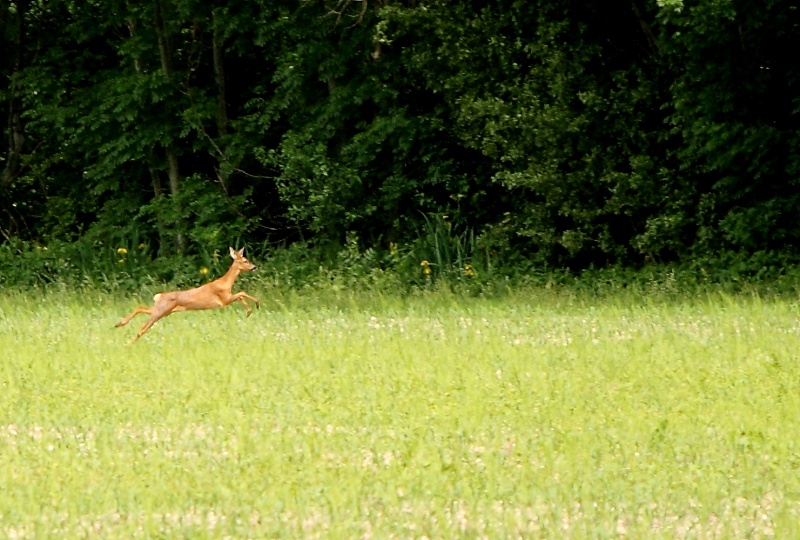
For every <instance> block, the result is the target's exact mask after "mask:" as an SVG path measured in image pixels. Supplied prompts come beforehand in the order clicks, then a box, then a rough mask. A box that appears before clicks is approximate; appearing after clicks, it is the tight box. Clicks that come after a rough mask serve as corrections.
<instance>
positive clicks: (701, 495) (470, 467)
mask: <svg viewBox="0 0 800 540" xmlns="http://www.w3.org/2000/svg"><path fill="white" fill-rule="evenodd" d="M250 292H252V293H254V294H256V295H257V296H262V300H263V302H262V308H261V309H260V310H257V311H254V313H253V315H252V316H251V317H250V318H249V319H245V318H244V313H243V310H242V309H241V306H231V307H229V308H227V309H225V310H217V311H207V312H197V313H177V314H174V315H172V316H170V317H168V318H166V319H163V320H161V321H159V322H158V323H157V324H156V325H155V326H154V327H153V328H152V329H151V330H150V332H149V333H147V334H146V335H145V336H144V337H143V338H142V339H141V340H140V341H139V342H138V343H136V344H133V345H131V344H130V343H129V341H130V339H131V337H132V336H133V335H134V334H135V333H136V330H137V329H138V328H139V326H141V324H143V323H144V321H145V318H144V317H139V318H137V319H134V321H133V322H132V323H131V324H130V325H128V326H126V327H123V328H119V329H115V328H114V323H115V322H116V321H117V320H118V319H119V318H121V317H122V316H123V315H125V314H127V313H128V312H129V311H130V310H131V309H132V308H133V307H134V306H135V305H136V303H138V302H140V301H142V300H145V298H138V297H137V298H133V297H127V298H125V297H112V296H110V295H105V294H102V293H99V292H97V293H92V292H89V293H86V294H85V295H78V294H77V293H68V292H61V293H58V292H56V293H50V294H43V293H36V294H34V295H33V296H31V297H27V296H25V295H23V294H21V293H10V292H7V293H4V294H0V351H1V352H0V357H1V358H2V361H0V486H2V489H0V538H15V539H18V538H61V537H69V538H132V537H143V538H149V537H162V538H174V537H183V538H301V537H302V538H315V537H318V538H418V539H419V538H453V537H465V538H506V537H522V538H610V537H614V538H619V537H629V538H767V537H777V538H792V537H800V309H799V308H798V302H797V301H796V300H793V299H785V298H784V299H779V298H770V299H767V298H760V297H758V296H756V295H740V296H730V295H724V294H716V293H706V294H702V295H696V296H691V297H690V296H688V295H687V296H686V297H685V298H683V299H675V298H673V299H671V300H667V299H663V300H659V299H657V298H654V297H646V296H645V297H642V296H638V295H634V294H626V293H619V294H609V295H605V296H603V297H592V296H590V295H588V294H586V295H580V294H575V293H570V292H569V291H558V290H531V291H518V292H517V293H514V294H510V295H508V296H507V297H506V298H502V299H494V300H489V299H474V298H460V297H457V296H454V295H451V294H446V293H430V294H421V295H418V296H414V297H408V298H405V299H400V298H396V297H390V296H385V295H381V294H374V295H368V294H358V293H344V292H341V291H340V292H338V293H336V294H325V293H320V294H315V293H312V292H309V293H307V294H304V295H299V296H293V295H286V294H284V295H272V294H270V292H269V291H260V292H259V291H257V290H253V291H250ZM259 293H260V294H259Z"/></svg>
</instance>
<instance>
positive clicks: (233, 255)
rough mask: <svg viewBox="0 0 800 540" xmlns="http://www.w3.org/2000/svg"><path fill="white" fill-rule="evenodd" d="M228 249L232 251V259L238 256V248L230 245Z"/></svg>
mask: <svg viewBox="0 0 800 540" xmlns="http://www.w3.org/2000/svg"><path fill="white" fill-rule="evenodd" d="M228 249H229V250H230V251H231V259H235V258H236V250H235V249H233V248H232V247H230V246H228Z"/></svg>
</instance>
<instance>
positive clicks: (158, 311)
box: [133, 297, 183, 341]
mask: <svg viewBox="0 0 800 540" xmlns="http://www.w3.org/2000/svg"><path fill="white" fill-rule="evenodd" d="M173 311H183V308H180V309H178V302H177V301H175V300H168V301H164V299H163V297H162V299H161V300H158V301H156V304H155V305H154V306H153V307H152V308H149V313H150V319H148V321H147V322H146V323H144V324H143V325H142V327H141V328H140V329H139V332H138V333H137V334H136V337H134V338H133V341H136V340H137V339H139V338H140V337H142V336H143V335H144V333H145V332H147V331H148V330H150V327H151V326H153V325H154V324H155V323H156V321H158V320H159V319H161V318H162V317H166V316H167V315H169V314H170V313H172V312H173Z"/></svg>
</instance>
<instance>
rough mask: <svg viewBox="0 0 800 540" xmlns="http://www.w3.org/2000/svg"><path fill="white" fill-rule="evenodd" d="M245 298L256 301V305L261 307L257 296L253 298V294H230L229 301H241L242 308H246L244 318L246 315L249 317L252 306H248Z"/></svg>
mask: <svg viewBox="0 0 800 540" xmlns="http://www.w3.org/2000/svg"><path fill="white" fill-rule="evenodd" d="M245 298H248V299H250V300H252V301H253V302H255V303H256V307H261V306H260V304H259V302H258V299H257V298H255V297H253V296H250V295H249V294H247V293H246V292H238V293H236V294H234V295H233V296H231V302H237V301H238V302H241V303H242V305H243V306H244V308H245V309H246V310H247V313H246V314H245V318H246V317H249V316H250V314H251V313H252V312H253V308H251V307H250V304H248V303H247V300H245Z"/></svg>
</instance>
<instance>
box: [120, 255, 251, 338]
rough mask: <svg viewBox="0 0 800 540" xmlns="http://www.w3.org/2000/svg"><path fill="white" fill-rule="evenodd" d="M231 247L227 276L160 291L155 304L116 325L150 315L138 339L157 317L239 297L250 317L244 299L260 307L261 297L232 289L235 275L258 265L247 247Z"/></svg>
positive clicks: (224, 302) (234, 299)
mask: <svg viewBox="0 0 800 540" xmlns="http://www.w3.org/2000/svg"><path fill="white" fill-rule="evenodd" d="M229 249H230V252H231V258H232V259H233V264H231V267H230V269H228V271H227V272H226V273H225V275H224V276H222V277H221V278H219V279H215V280H214V281H212V282H210V283H206V284H205V285H201V286H200V287H195V288H194V289H189V290H186V291H170V292H163V293H158V294H157V295H155V296H154V297H153V301H154V302H155V303H154V304H153V306H152V307H144V306H139V307H137V308H136V309H134V310H133V312H132V313H131V314H130V315H128V316H127V317H125V318H124V319H122V320H121V321H119V322H118V323H117V324H116V325H115V326H117V327H119V326H124V325H126V324H128V323H129V322H131V319H133V318H134V317H135V316H136V315H138V314H140V313H145V314H147V315H150V320H148V321H147V322H146V323H144V326H142V328H141V329H140V330H139V333H138V334H136V337H134V338H133V341H134V342H135V341H136V340H137V339H139V338H140V337H142V335H143V334H144V333H145V332H147V331H148V330H150V327H151V326H153V324H155V322H156V321H157V320H159V319H161V318H163V317H166V316H167V315H169V314H170V313H174V312H176V311H195V310H199V309H211V308H218V307H225V306H227V305H228V304H230V303H232V302H236V301H237V300H238V301H239V302H241V303H242V304H244V307H245V309H247V315H246V316H247V317H249V316H250V313H252V311H253V310H252V308H251V307H250V304H248V303H247V300H245V298H247V299H249V300H252V301H253V302H255V304H256V306H257V307H258V306H259V303H258V299H257V298H254V297H252V296H250V295H249V294H247V293H246V292H238V293H236V294H233V293H232V292H231V289H233V283H234V282H235V281H236V278H237V277H239V274H240V273H242V272H252V271H253V270H255V269H256V265H254V264H253V263H251V262H250V261H248V260H247V259H246V258H245V256H244V248H242V249H240V250H238V251H236V250H235V249H233V248H229Z"/></svg>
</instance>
